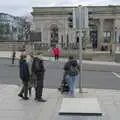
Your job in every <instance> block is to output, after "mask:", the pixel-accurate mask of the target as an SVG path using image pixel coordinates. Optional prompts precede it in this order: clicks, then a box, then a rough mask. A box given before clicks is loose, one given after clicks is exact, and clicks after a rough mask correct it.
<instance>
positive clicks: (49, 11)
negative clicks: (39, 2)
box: [32, 6, 120, 48]
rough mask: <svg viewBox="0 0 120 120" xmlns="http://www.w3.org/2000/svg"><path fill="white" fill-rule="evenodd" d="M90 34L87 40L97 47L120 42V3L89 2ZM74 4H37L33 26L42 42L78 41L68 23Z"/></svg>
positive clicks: (34, 10)
mask: <svg viewBox="0 0 120 120" xmlns="http://www.w3.org/2000/svg"><path fill="white" fill-rule="evenodd" d="M87 7H88V15H89V36H88V37H87V38H88V39H86V43H88V44H89V43H90V44H92V45H93V47H95V48H99V47H100V46H101V45H102V44H111V43H112V44H114V43H116V42H117V43H119V42H120V6H87ZM72 10H73V7H34V8H33V12H32V16H33V26H32V30H33V31H35V32H39V33H40V34H41V35H40V39H39V40H40V41H41V42H42V43H49V44H51V43H56V44H57V43H63V44H67V43H77V42H79V40H78V39H77V38H76V33H75V31H74V30H73V29H71V28H69V27H68V13H69V12H72Z"/></svg>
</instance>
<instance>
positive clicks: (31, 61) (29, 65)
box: [27, 53, 34, 96]
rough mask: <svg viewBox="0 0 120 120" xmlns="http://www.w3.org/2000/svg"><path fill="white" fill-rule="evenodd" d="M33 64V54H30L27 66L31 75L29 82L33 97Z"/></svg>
mask: <svg viewBox="0 0 120 120" xmlns="http://www.w3.org/2000/svg"><path fill="white" fill-rule="evenodd" d="M32 63H33V54H32V53H30V54H28V55H27V64H28V68H29V75H30V78H29V82H28V91H29V96H31V91H32V87H33V86H34V82H33V73H32Z"/></svg>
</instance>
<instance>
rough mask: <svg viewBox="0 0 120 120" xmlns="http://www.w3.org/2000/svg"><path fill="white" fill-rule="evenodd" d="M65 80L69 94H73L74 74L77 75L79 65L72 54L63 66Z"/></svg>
mask: <svg viewBox="0 0 120 120" xmlns="http://www.w3.org/2000/svg"><path fill="white" fill-rule="evenodd" d="M64 70H65V76H66V80H67V82H68V86H69V95H70V96H74V89H75V83H76V76H78V74H79V71H80V67H79V65H78V63H77V60H75V59H74V57H73V56H70V57H69V61H68V62H67V63H66V64H65V66H64Z"/></svg>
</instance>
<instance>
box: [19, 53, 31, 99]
mask: <svg viewBox="0 0 120 120" xmlns="http://www.w3.org/2000/svg"><path fill="white" fill-rule="evenodd" d="M19 72H20V78H21V80H22V83H23V87H22V89H21V91H20V93H19V94H18V96H19V97H22V98H23V99H24V100H28V99H29V98H28V81H29V69H28V64H27V62H26V55H21V58H20V61H19ZM23 93H24V96H23Z"/></svg>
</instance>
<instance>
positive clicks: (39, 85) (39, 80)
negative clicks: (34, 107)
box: [35, 73, 44, 99]
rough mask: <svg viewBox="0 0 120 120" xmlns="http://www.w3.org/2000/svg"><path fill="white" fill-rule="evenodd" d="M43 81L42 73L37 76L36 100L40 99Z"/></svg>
mask: <svg viewBox="0 0 120 120" xmlns="http://www.w3.org/2000/svg"><path fill="white" fill-rule="evenodd" d="M43 80H44V73H39V75H37V81H36V88H35V97H36V98H37V99H41V97H42V92H43Z"/></svg>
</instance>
